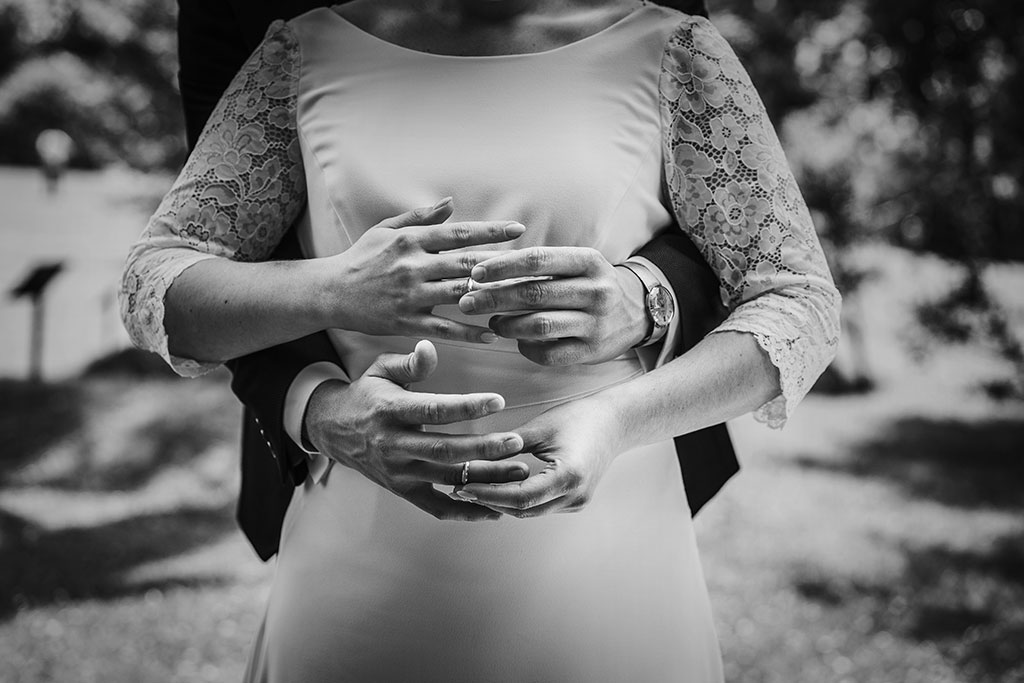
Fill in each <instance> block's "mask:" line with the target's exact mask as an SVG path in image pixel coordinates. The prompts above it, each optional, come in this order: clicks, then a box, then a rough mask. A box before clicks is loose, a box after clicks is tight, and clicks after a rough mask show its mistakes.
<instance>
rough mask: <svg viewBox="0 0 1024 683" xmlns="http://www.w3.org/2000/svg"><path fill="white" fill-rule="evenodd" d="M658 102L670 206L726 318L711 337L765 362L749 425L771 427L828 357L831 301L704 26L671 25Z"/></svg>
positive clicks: (754, 99)
mask: <svg viewBox="0 0 1024 683" xmlns="http://www.w3.org/2000/svg"><path fill="white" fill-rule="evenodd" d="M659 91H660V101H661V117H662V127H663V135H662V137H663V140H664V155H665V172H666V180H667V185H668V193H669V200H670V202H671V204H672V208H673V210H674V212H675V214H676V217H677V219H678V221H679V225H681V226H682V228H683V230H685V231H686V232H687V233H688V234H689V235H690V237H691V238H692V239H693V241H694V243H695V244H696V245H697V247H698V248H699V249H700V250H701V253H702V254H703V255H704V258H705V259H707V261H708V263H709V264H710V265H711V267H712V269H713V270H714V271H715V273H716V274H717V275H718V278H719V282H720V284H721V291H722V299H723V301H725V302H726V304H727V305H728V306H729V308H730V310H731V311H732V312H731V314H730V315H729V317H728V318H727V319H726V320H725V321H724V322H723V323H722V324H721V325H720V326H719V327H718V328H716V329H715V330H714V331H715V332H723V331H739V332H747V333H750V334H752V335H753V336H754V337H755V338H756V339H757V342H758V344H759V345H760V346H761V347H762V348H763V349H764V350H765V351H766V352H767V354H768V356H769V358H770V359H771V362H772V364H773V365H774V366H775V367H776V368H777V369H778V371H779V380H780V384H781V387H782V393H781V395H779V396H777V397H776V398H774V399H772V400H771V401H769V402H768V403H766V404H764V405H763V406H761V408H759V409H758V411H757V413H756V416H757V418H758V419H760V420H761V421H763V422H767V423H768V424H769V425H771V426H773V427H781V426H782V425H783V424H784V423H785V421H786V418H787V417H788V416H789V414H790V412H791V411H792V410H793V408H794V407H795V405H796V404H797V403H799V401H800V399H802V398H803V396H804V395H805V394H806V393H807V391H808V390H809V389H810V387H811V385H812V384H813V383H814V381H815V380H816V379H817V378H818V376H819V375H820V374H821V373H822V372H823V371H824V369H825V368H826V367H827V366H828V364H829V363H830V362H831V360H832V358H833V357H834V356H835V351H836V346H837V344H838V340H839V302H840V297H839V292H838V291H837V290H836V288H835V285H834V284H833V283H832V276H831V274H830V273H829V270H828V265H827V264H826V263H825V257H824V254H823V253H822V251H821V245H820V244H819V242H818V238H817V235H816V234H815V232H814V226H813V225H812V223H811V218H810V214H809V212H808V211H807V207H806V205H805V204H804V201H803V198H802V197H801V196H800V191H799V189H798V188H797V186H796V182H795V180H794V179H793V174H792V173H791V172H790V170H789V166H788V164H787V163H786V158H785V156H784V154H783V152H782V147H781V145H780V144H779V140H778V138H777V137H776V135H775V131H774V129H773V128H772V126H771V122H770V121H769V120H768V115H767V114H766V113H765V109H764V105H763V104H762V103H761V99H760V97H759V96H758V95H757V91H756V90H755V89H754V86H753V84H752V83H751V82H750V78H749V77H748V76H747V73H746V71H745V70H744V69H743V67H742V66H741V65H740V62H739V60H738V59H737V58H736V55H735V53H734V52H733V51H732V48H730V47H729V45H728V43H726V42H725V40H724V39H723V38H722V36H721V35H720V34H719V33H718V32H717V31H716V30H715V28H714V27H713V26H712V25H711V22H709V21H708V20H706V19H703V18H699V17H687V18H686V19H685V20H684V21H683V22H682V23H681V24H680V25H679V27H678V28H677V29H676V31H675V32H674V33H673V35H672V36H671V38H670V39H669V41H668V44H667V46H666V49H665V52H664V55H663V59H662V69H661V77H660V81H659Z"/></svg>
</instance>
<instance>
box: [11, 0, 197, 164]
mask: <svg viewBox="0 0 1024 683" xmlns="http://www.w3.org/2000/svg"><path fill="white" fill-rule="evenodd" d="M174 22H175V5H174V0H0V163H17V164H27V163H33V162H34V161H35V152H34V149H33V141H34V140H35V139H36V136H37V135H38V134H39V132H40V131H42V130H44V129H46V128H61V129H63V130H65V131H67V132H68V133H69V134H70V135H71V137H72V138H73V139H74V141H75V143H76V150H77V153H76V158H75V160H74V161H75V162H76V163H77V164H79V165H87V166H100V165H104V164H108V163H113V162H124V163H128V164H130V165H132V166H135V167H138V168H144V169H150V168H158V167H173V166H175V165H176V164H178V163H179V162H180V161H181V159H182V158H183V154H184V143H183V141H182V137H181V129H182V117H181V107H180V104H179V101H178V94H177V89H176V84H175V74H176V70H177V59H176V55H175V45H176V43H175V32H174V28H175V26H174Z"/></svg>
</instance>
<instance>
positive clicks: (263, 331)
mask: <svg viewBox="0 0 1024 683" xmlns="http://www.w3.org/2000/svg"><path fill="white" fill-rule="evenodd" d="M322 268H323V264H322V259H307V260H299V261H268V262H263V263H241V262H237V261H231V260H228V259H222V258H216V259H208V260H205V261H200V262H199V263H196V264H195V265H193V266H191V267H190V268H188V269H187V270H185V271H184V272H182V273H181V275H179V276H178V277H177V278H176V279H175V281H174V284H172V285H171V287H170V289H168V290H167V295H166V298H165V300H164V308H165V313H164V326H165V328H166V330H167V339H168V349H169V350H170V352H171V354H173V355H175V356H179V357H183V358H193V359H196V360H200V361H208V362H223V361H225V360H228V359H231V358H237V357H239V356H244V355H246V354H248V353H253V352H255V351H259V350H260V349H265V348H268V347H271V346H276V345H277V344H282V343H284V342H288V341H291V340H293V339H298V338H299V337H304V336H306V335H308V334H312V333H314V332H318V331H320V330H323V329H325V328H326V327H328V325H327V324H326V323H325V320H324V315H323V306H322V302H323V299H324V289H323V282H322V278H321V277H320V272H321V271H322ZM336 303H337V302H336Z"/></svg>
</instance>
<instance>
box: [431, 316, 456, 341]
mask: <svg viewBox="0 0 1024 683" xmlns="http://www.w3.org/2000/svg"><path fill="white" fill-rule="evenodd" d="M453 334H455V329H454V325H452V323H451V321H449V320H444V319H441V320H438V321H436V322H435V323H434V336H436V337H437V338H438V339H451V338H452V335H453Z"/></svg>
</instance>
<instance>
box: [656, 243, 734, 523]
mask: <svg viewBox="0 0 1024 683" xmlns="http://www.w3.org/2000/svg"><path fill="white" fill-rule="evenodd" d="M637 254H638V255H639V256H643V257H644V258H647V259H649V260H651V261H652V262H654V263H656V264H657V265H658V267H659V268H661V269H662V272H664V273H665V277H667V278H668V279H669V281H670V282H671V283H672V290H673V291H674V292H675V295H676V304H677V307H678V311H677V314H678V316H679V324H680V328H681V329H680V332H681V334H680V335H679V337H680V338H679V346H678V347H677V349H676V352H675V355H677V356H678V355H681V354H683V353H684V352H686V351H688V350H689V349H691V348H692V347H693V346H694V345H695V344H696V343H697V342H699V341H700V340H701V339H703V338H704V336H705V335H706V334H707V333H708V332H710V331H711V330H712V329H713V328H714V327H716V326H717V325H718V323H720V322H721V321H722V320H724V319H725V316H726V315H727V314H728V310H727V309H726V308H725V306H723V305H722V299H721V296H719V293H718V278H717V277H716V276H715V274H714V272H712V270H711V268H710V267H709V266H708V265H707V263H706V262H705V261H704V258H703V257H702V256H701V254H700V251H698V250H697V247H696V246H694V244H693V242H691V241H690V239H689V238H688V237H686V235H684V234H683V233H682V232H681V231H680V230H679V228H678V227H677V226H672V228H671V229H669V230H666V231H665V232H663V233H661V234H660V235H658V237H656V238H655V239H654V240H652V241H650V242H648V243H647V244H645V245H644V246H643V247H641V248H640V251H638V252H637ZM675 445H676V453H677V454H678V456H679V467H680V469H682V471H683V485H684V486H685V488H686V497H687V499H688V500H689V503H690V512H691V513H692V514H694V515H696V514H697V513H698V512H699V511H700V509H701V508H702V507H704V505H705V504H706V503H707V502H708V501H709V500H711V498H713V497H714V495H715V494H716V493H718V491H720V490H721V488H722V486H724V485H725V482H726V481H728V480H729V478H730V477H732V475H734V474H736V473H737V472H738V471H739V469H740V465H739V461H738V460H737V459H736V451H735V450H734V449H733V445H732V439H731V438H730V437H729V430H728V429H727V428H726V426H725V425H724V424H720V425H714V426H712V427H706V428H704V429H701V430H698V431H696V432H691V433H690V434H685V435H683V436H678V437H676V439H675Z"/></svg>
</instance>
